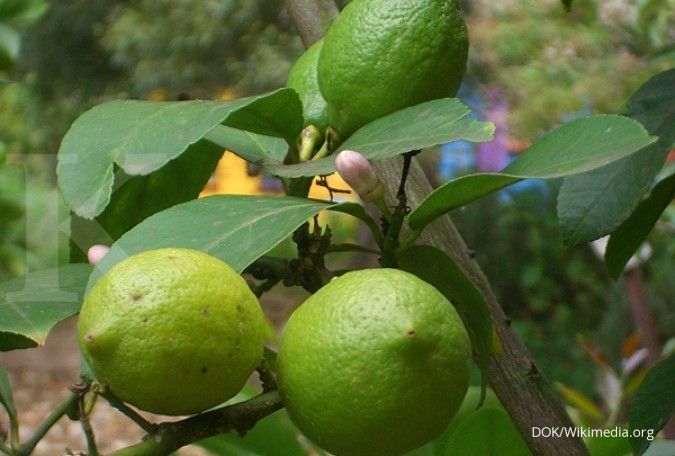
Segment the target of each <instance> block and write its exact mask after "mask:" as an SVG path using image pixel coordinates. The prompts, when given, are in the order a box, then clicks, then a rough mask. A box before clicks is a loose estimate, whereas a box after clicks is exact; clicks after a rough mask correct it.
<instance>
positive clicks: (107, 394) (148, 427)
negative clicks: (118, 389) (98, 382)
mask: <svg viewBox="0 0 675 456" xmlns="http://www.w3.org/2000/svg"><path fill="white" fill-rule="evenodd" d="M100 396H101V397H103V398H104V399H105V400H106V401H108V403H109V404H110V405H111V406H112V407H114V408H116V409H117V410H119V411H120V412H122V413H123V414H124V415H126V416H127V418H129V419H130V420H131V421H133V422H134V423H136V424H137V425H138V426H139V427H140V428H141V429H143V430H144V431H145V432H147V433H148V434H152V433H153V432H155V431H156V430H157V425H156V424H154V423H150V422H149V421H147V420H146V419H145V418H143V417H142V416H141V415H139V414H138V413H136V411H134V410H133V409H131V408H129V407H128V406H127V405H126V404H125V403H124V402H122V401H121V400H120V399H119V398H118V397H117V396H115V395H114V394H113V393H112V392H111V391H110V390H106V391H102V392H101V393H100Z"/></svg>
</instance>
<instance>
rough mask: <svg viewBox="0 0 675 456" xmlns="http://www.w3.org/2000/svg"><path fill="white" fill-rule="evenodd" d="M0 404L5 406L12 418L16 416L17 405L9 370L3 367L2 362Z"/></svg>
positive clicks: (0, 368) (0, 367)
mask: <svg viewBox="0 0 675 456" xmlns="http://www.w3.org/2000/svg"><path fill="white" fill-rule="evenodd" d="M0 404H2V406H3V407H5V410H7V414H8V415H9V416H10V417H12V419H15V418H16V407H15V406H14V396H13V395H12V385H11V383H10V382H9V375H7V371H5V368H4V367H2V364H0Z"/></svg>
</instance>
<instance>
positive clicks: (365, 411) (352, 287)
mask: <svg viewBox="0 0 675 456" xmlns="http://www.w3.org/2000/svg"><path fill="white" fill-rule="evenodd" d="M470 359H471V345H470V342H469V337H468V335H467V332H466V329H465V328H464V326H463V324H462V322H461V320H460V318H459V316H458V315H457V312H456V311H455V310H454V308H453V307H452V305H451V304H450V302H448V300H447V299H446V298H445V297H444V296H443V295H442V294H441V293H440V292H438V291H437V290H436V289H435V288H434V287H432V286H431V285H429V284H428V283H426V282H424V281H422V280H420V279H419V278H417V277H415V276H413V275H411V274H408V273H406V272H403V271H399V270H395V269H371V270H363V271H356V272H350V273H347V274H345V275H344V276H342V277H340V278H338V279H335V280H333V281H331V282H330V283H329V284H328V285H326V286H325V287H323V288H322V289H321V290H319V291H318V292H317V293H316V294H314V295H312V296H311V297H310V298H309V299H307V301H305V303H303V304H302V305H301V306H300V307H299V308H298V309H297V310H296V311H295V312H294V313H293V315H292V316H291V318H290V319H289V321H288V324H287V326H286V329H285V332H284V335H283V339H282V342H281V346H280V349H279V357H278V359H277V374H278V383H279V391H280V394H281V398H282V400H283V402H284V405H285V406H286V408H287V410H288V413H289V415H290V417H291V418H292V419H293V421H294V422H295V423H296V424H297V426H298V427H299V428H300V430H301V431H302V432H303V433H304V434H305V435H306V436H307V437H308V438H309V439H310V440H312V441H314V442H315V443H316V444H317V445H319V446H320V447H322V448H324V449H326V450H328V451H329V452H331V453H334V454H336V455H339V456H343V455H378V456H380V455H394V454H402V453H405V452H406V451H409V450H412V449H414V448H417V447H419V446H421V445H423V444H425V443H426V442H428V441H430V440H432V439H433V438H434V437H436V436H437V435H439V434H440V433H441V432H442V431H443V430H444V429H445V428H446V426H447V425H448V424H449V423H450V420H451V419H452V417H453V416H454V415H455V413H456V412H457V409H458V408H459V406H460V404H461V403H462V400H463V398H464V395H465V394H466V391H467V387H468V383H469V368H470Z"/></svg>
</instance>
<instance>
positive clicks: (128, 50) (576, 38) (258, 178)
mask: <svg viewBox="0 0 675 456" xmlns="http://www.w3.org/2000/svg"><path fill="white" fill-rule="evenodd" d="M282 3H283V2H281V1H279V0H117V1H112V0H97V1H93V2H92V1H90V0H50V1H47V0H0V281H4V280H7V279H10V278H12V277H17V276H21V275H23V274H24V273H25V271H26V270H36V269H41V268H45V267H50V266H53V265H55V264H58V263H63V262H67V261H68V259H69V253H68V243H67V240H65V239H63V240H61V242H58V243H55V242H52V241H51V239H53V236H51V235H50V234H49V233H53V231H54V225H53V220H54V218H53V217H51V218H50V217H37V218H36V217H33V219H31V220H30V221H27V220H28V219H30V214H45V213H55V215H54V217H56V220H65V219H66V218H67V215H68V210H67V208H66V207H65V205H64V204H63V203H61V202H59V200H58V196H57V194H56V192H55V191H54V188H55V174H54V166H55V158H54V157H55V154H56V152H57V150H58V147H59V144H60V141H61V138H62V137H63V135H64V133H65V132H66V131H67V129H68V128H69V126H70V124H71V123H72V121H73V120H74V119H75V118H77V117H78V116H79V115H80V114H81V113H83V112H84V111H86V110H87V109H89V108H90V107H92V106H94V105H95V104H98V103H101V102H103V101H106V100H110V99H114V98H138V99H150V100H177V99H185V98H204V99H222V100H225V99H231V98H236V97H243V96H247V95H252V94H256V93H261V92H264V91H268V90H273V89H276V88H278V87H280V86H283V85H284V84H285V80H286V75H287V73H288V70H289V69H290V66H291V64H292V62H293V61H294V60H295V59H296V58H297V57H298V56H299V55H300V54H301V53H302V52H303V49H302V45H301V42H300V40H299V39H298V38H297V36H296V34H295V30H294V27H293V25H292V23H291V21H290V18H289V16H288V14H287V12H286V11H285V9H284V8H283V4H282ZM345 3H346V2H342V4H345ZM461 3H462V4H463V6H464V9H465V13H466V19H467V23H468V26H469V31H470V36H471V46H472V47H471V51H470V62H469V71H468V73H467V76H466V79H465V82H464V84H463V86H462V88H461V90H460V93H459V95H458V96H459V98H461V99H462V100H463V101H464V102H465V103H467V104H468V105H470V106H471V107H472V109H473V111H474V115H475V116H476V117H477V118H481V119H486V120H489V121H491V122H494V123H495V124H496V126H497V133H496V136H495V139H494V141H493V142H491V143H488V144H483V145H480V146H477V145H473V144H469V143H462V142H459V143H453V144H449V145H446V146H443V147H441V148H438V149H437V150H430V151H428V152H426V153H425V154H423V155H422V156H421V160H422V161H423V165H424V167H425V170H426V172H427V174H428V175H429V178H430V179H431V180H432V182H433V183H434V184H436V185H438V184H441V183H443V182H444V181H446V180H448V179H451V178H454V177H456V176H458V175H461V174H464V173H468V172H473V171H477V170H478V171H498V170H500V169H501V168H503V167H504V166H505V165H506V164H507V163H508V162H509V160H511V159H512V158H513V157H514V156H516V155H517V154H518V153H519V152H521V151H522V150H524V149H525V148H527V147H528V145H529V144H531V143H532V142H533V141H534V140H536V139H537V138H538V137H540V136H541V135H542V134H544V133H545V132H547V131H548V130H550V129H551V128H553V127H555V126H556V125H558V124H560V123H561V122H565V121H568V120H570V119H572V118H574V117H576V116H581V115H586V114H591V113H621V112H623V111H624V109H625V102H626V100H627V99H628V98H629V96H630V95H631V93H633V92H634V91H635V90H636V89H637V88H638V87H639V86H640V85H641V84H643V83H644V82H646V81H647V80H648V79H649V77H650V76H652V75H654V74H656V73H657V72H659V71H662V70H664V69H666V68H670V67H672V66H673V64H674V63H675V4H674V2H673V1H672V0H596V1H592V0H576V1H574V2H573V3H572V8H571V11H570V12H567V11H566V10H565V8H564V7H563V5H562V3H561V2H560V1H558V0H536V1H535V0H498V1H488V0H474V1H463V2H461ZM332 184H333V185H334V186H336V187H338V188H341V187H342V188H344V187H345V185H344V184H343V183H341V182H339V181H333V182H332ZM177 185H180V184H179V183H177ZM279 190H280V186H279V185H278V182H276V181H275V179H274V178H272V177H270V176H265V175H260V174H257V173H256V172H255V170H252V169H250V167H248V166H247V165H246V163H245V162H243V161H242V160H240V159H238V158H237V157H236V156H235V155H233V154H231V153H225V155H224V156H223V159H222V160H221V163H220V165H219V167H218V169H217V171H216V173H214V176H213V177H212V179H211V180H210V181H209V183H208V184H207V187H206V188H205V189H204V195H208V194H214V193H249V194H251V193H252V194H256V193H275V192H278V191H279ZM556 194H557V191H556V183H555V182H553V183H552V184H551V183H544V182H539V181H525V182H523V183H521V184H519V185H516V186H514V187H511V188H509V189H508V190H505V191H502V192H501V193H499V194H497V195H494V196H491V197H488V198H485V199H483V200H482V201H481V202H480V203H478V204H474V205H469V206H468V207H466V208H464V209H461V210H457V211H455V212H454V213H453V214H452V216H453V218H454V221H455V223H456V224H457V225H458V227H459V229H460V231H461V232H462V234H463V235H464V236H465V239H466V241H467V243H468V244H469V246H470V247H471V248H472V249H473V250H474V251H475V253H476V259H477V261H478V262H479V263H480V265H481V266H482V267H483V269H484V271H485V272H486V274H487V276H488V277H489V279H490V281H491V283H492V285H493V287H494V289H495V292H496V294H497V296H498V298H499V300H500V302H501V303H502V305H503V306H504V308H505V310H506V313H507V314H508V315H509V316H510V317H511V318H512V326H513V328H514V330H515V331H517V332H518V334H520V335H521V336H522V338H523V340H524V341H525V343H526V345H527V346H528V347H529V349H530V350H531V351H532V352H533V354H534V356H535V358H536V359H537V360H538V361H539V362H540V364H541V367H542V369H543V372H544V374H545V375H546V376H547V377H549V378H550V379H551V380H552V381H553V382H554V383H555V384H556V385H557V387H558V388H559V391H560V392H561V394H563V397H565V399H566V400H567V401H568V403H569V406H570V410H571V411H572V412H573V414H574V415H575V416H576V417H578V418H579V419H583V420H586V421H587V422H589V423H600V424H602V423H607V422H609V421H611V420H616V421H618V422H621V421H622V417H621V416H620V413H621V412H617V410H621V406H622V405H625V400H626V399H627V398H629V396H630V392H631V391H632V390H631V388H633V390H634V388H635V386H636V385H637V384H638V383H639V379H640V378H641V377H640V376H641V375H642V374H641V372H642V373H643V372H644V371H641V368H640V367H635V366H634V364H637V366H640V363H641V362H642V360H643V358H644V353H643V352H641V351H640V346H641V344H640V342H639V336H638V335H636V333H635V324H634V315H635V309H636V307H635V306H636V305H637V306H638V308H640V309H643V311H644V309H647V311H648V312H649V313H650V317H651V319H652V322H653V324H652V328H651V331H652V333H653V334H652V336H653V337H654V338H655V339H656V340H657V341H658V343H659V345H660V348H663V349H664V350H666V351H668V350H674V349H675V343H674V342H673V341H674V340H675V339H673V338H675V287H673V284H675V268H673V264H675V237H674V236H673V232H674V231H675V208H673V207H672V205H671V208H670V209H669V210H667V211H666V213H665V214H664V217H663V218H662V220H661V221H660V222H659V223H658V224H657V226H656V229H655V230H654V231H653V232H652V234H651V236H650V238H649V248H648V249H646V251H648V254H647V255H645V256H644V257H643V258H642V259H641V260H640V261H639V262H637V263H635V264H634V265H633V268H632V270H631V271H634V273H633V274H631V277H630V278H628V277H627V276H624V278H622V279H621V280H619V281H612V280H611V279H610V278H609V277H608V275H607V273H606V271H605V269H604V265H603V263H602V261H601V259H600V258H599V257H598V256H597V254H596V253H594V251H593V249H592V248H591V246H589V245H586V246H579V247H574V248H563V246H562V242H561V239H560V235H559V232H558V230H557V221H556V217H555V205H556ZM314 196H316V197H320V198H325V197H326V194H325V193H322V190H321V189H316V193H314ZM41 220H42V222H41ZM325 222H326V223H328V224H329V225H331V228H332V229H333V230H334V231H335V232H336V236H338V237H340V238H343V239H363V236H364V234H363V233H360V232H359V227H358V225H357V224H355V223H351V222H349V221H348V220H346V219H343V218H339V217H336V218H333V219H326V220H325ZM29 223H30V227H31V228H30V231H31V233H32V234H31V235H30V236H27V225H28V224H29ZM41 239H44V240H45V241H44V242H41ZM47 240H50V241H49V242H47ZM291 249H292V246H291V245H282V246H280V247H279V248H278V252H277V253H278V254H279V255H290V254H292V250H291ZM337 261H338V263H339V264H340V265H342V266H343V267H345V266H349V267H362V266H364V265H365V264H366V263H364V261H372V260H368V259H364V258H362V257H360V256H354V257H350V256H344V257H342V258H339V259H338V260H337ZM636 287H637V288H636ZM629 291H630V293H629ZM304 296H305V295H304V294H303V292H300V291H292V292H291V293H286V292H284V293H282V292H281V291H280V290H277V289H275V290H273V292H272V293H271V294H270V295H269V296H268V297H266V298H265V305H266V307H267V310H268V314H269V315H270V317H271V319H272V320H273V322H274V323H275V324H276V325H277V327H279V326H280V325H281V324H282V323H283V321H284V320H285V318H286V317H287V315H288V313H289V312H290V311H291V310H292V309H293V308H294V307H295V306H296V305H298V304H299V302H301V300H302V299H303V298H304ZM636 300H637V301H639V302H637V301H636ZM67 325H68V323H66V324H65V325H62V326H61V327H59V329H57V331H56V332H55V334H54V335H53V336H52V338H51V339H50V342H51V343H50V342H48V344H47V348H46V349H37V350H38V351H39V350H49V349H52V348H51V347H60V351H57V352H56V353H57V354H56V355H49V356H48V357H49V358H50V359H51V362H50V363H45V362H44V359H42V358H39V357H40V356H44V355H40V354H37V355H35V356H37V357H38V358H36V359H38V360H40V359H42V361H36V362H34V363H33V364H31V362H30V361H27V359H28V358H26V357H27V356H28V355H29V353H30V352H20V353H19V352H16V353H10V354H4V355H2V357H0V361H2V362H4V363H6V364H7V367H8V368H9V370H10V372H11V374H12V375H13V377H12V378H13V380H14V383H15V388H17V390H21V391H23V393H19V395H18V397H20V398H23V400H22V401H19V408H20V411H22V410H25V411H26V416H27V417H28V418H27V420H28V421H30V417H32V416H33V415H35V424H37V421H38V420H39V419H41V417H42V416H44V415H43V414H44V413H46V411H48V410H49V409H50V407H52V406H53V404H54V403H56V401H57V400H58V399H59V397H63V396H62V395H61V396H59V394H61V392H57V390H63V389H65V386H64V385H67V384H68V383H69V382H72V381H73V380H74V379H75V378H76V375H77V365H78V363H79V357H78V355H77V352H76V349H75V348H74V347H75V345H74V336H73V335H72V327H69V326H67ZM71 326H72V325H71ZM63 347H65V348H63ZM54 349H57V348H54ZM31 356H32V355H31ZM631 362H632V363H633V364H630V363H631ZM40 369H42V370H40ZM45 369H47V370H48V372H46V371H45ZM22 394H23V395H22ZM50 401H53V402H50ZM36 404H37V405H36ZM40 404H41V405H40ZM44 404H47V405H44ZM36 407H37V408H36ZM111 413H113V412H111ZM617 414H619V416H614V415H617ZM623 418H625V417H623ZM624 421H625V420H624ZM105 423H108V424H107V425H106V426H107V427H108V428H110V427H111V426H110V424H109V422H105ZM94 424H95V425H96V423H94ZM28 426H30V423H29V424H28ZM121 429H124V428H118V430H121ZM26 432H28V431H26ZM64 432H66V431H64ZM73 432H74V431H73ZM106 432H107V431H106ZM52 434H53V433H51V434H50V436H52V437H50V438H52V439H53V440H54V441H55V442H56V445H58V442H59V438H61V440H63V438H70V437H69V436H68V435H67V432H66V434H64V435H65V437H63V436H60V437H59V436H56V435H52ZM110 434H111V436H110V437H109V438H108V445H109V446H108V447H107V448H112V447H115V446H116V445H117V447H119V446H120V445H122V444H123V443H124V439H125V437H120V436H121V435H123V434H124V432H118V433H117V434H116V433H115V432H110ZM129 435H130V437H128V439H129V442H133V441H135V440H136V438H138V436H139V435H140V434H138V433H136V434H133V433H132V434H129ZM71 437H72V436H71ZM120 439H121V440H120ZM115 442H116V443H115ZM101 443H102V447H105V446H104V445H103V442H101ZM62 446H63V445H61V448H62ZM49 448H51V447H40V451H42V452H43V453H42V454H57V453H54V452H52V451H53V450H51V449H49ZM195 451H196V450H195ZM200 451H201V450H200ZM228 451H229V450H228ZM185 454H188V453H185ZM222 454H239V453H236V452H235V453H227V452H223V453H222ZM242 454H243V453H242Z"/></svg>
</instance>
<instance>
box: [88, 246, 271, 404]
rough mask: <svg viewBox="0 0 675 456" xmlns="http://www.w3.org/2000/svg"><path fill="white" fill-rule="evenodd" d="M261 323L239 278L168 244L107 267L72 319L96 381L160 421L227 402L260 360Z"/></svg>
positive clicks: (259, 313)
mask: <svg viewBox="0 0 675 456" xmlns="http://www.w3.org/2000/svg"><path fill="white" fill-rule="evenodd" d="M264 331H265V318H264V316H263V313H262V310H261V309H260V305H259V304H258V300H257V299H256V297H255V295H254V294H253V293H252V292H251V291H250V289H249V287H248V285H247V284H246V281H245V280H244V279H243V278H242V277H241V276H239V275H238V274H237V273H236V272H235V271H234V270H232V268H230V267H229V266H228V265H227V264H225V263H223V262H222V261H220V260H219V259H217V258H214V257H212V256H209V255H207V254H205V253H202V252H198V251H196V250H188V249H178V248H168V249H160V250H151V251H147V252H143V253H139V254H137V255H134V256H131V257H129V258H127V259H126V260H124V261H122V262H120V263H118V264H117V265H115V266H114V267H113V268H112V269H110V271H108V272H107V273H106V274H105V275H104V276H103V277H102V278H101V279H100V280H99V281H98V282H97V283H96V285H95V286H94V288H93V289H92V290H91V293H90V294H89V296H88V297H87V298H86V300H85V302H84V304H83V306H82V310H81V312H80V317H79V321H78V335H79V340H80V346H81V348H82V352H83V354H84V356H85V358H86V359H87V361H88V362H89V364H90V365H91V368H92V370H93V372H94V374H95V376H96V378H97V379H98V380H99V381H100V382H101V383H103V384H105V385H107V386H108V387H109V388H110V390H111V391H112V392H113V393H115V394H116V395H117V396H118V397H119V398H120V399H122V400H123V401H125V402H129V403H130V404H132V405H135V406H136V407H138V408H140V409H142V410H147V411H150V412H154V413H161V414H165V415H184V414H190V413H196V412H200V411H203V410H206V409H208V408H211V407H213V406H216V405H218V404H221V403H222V402H224V401H226V400H227V399H229V398H231V397H232V396H234V395H235V394H236V393H238V392H239V390H240V389H241V388H242V387H243V386H244V383H245V382H246V380H247V379H248V377H249V376H250V374H251V373H252V371H253V370H254V369H255V368H256V366H257V365H258V364H259V362H260V360H261V358H262V351H263V343H264Z"/></svg>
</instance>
